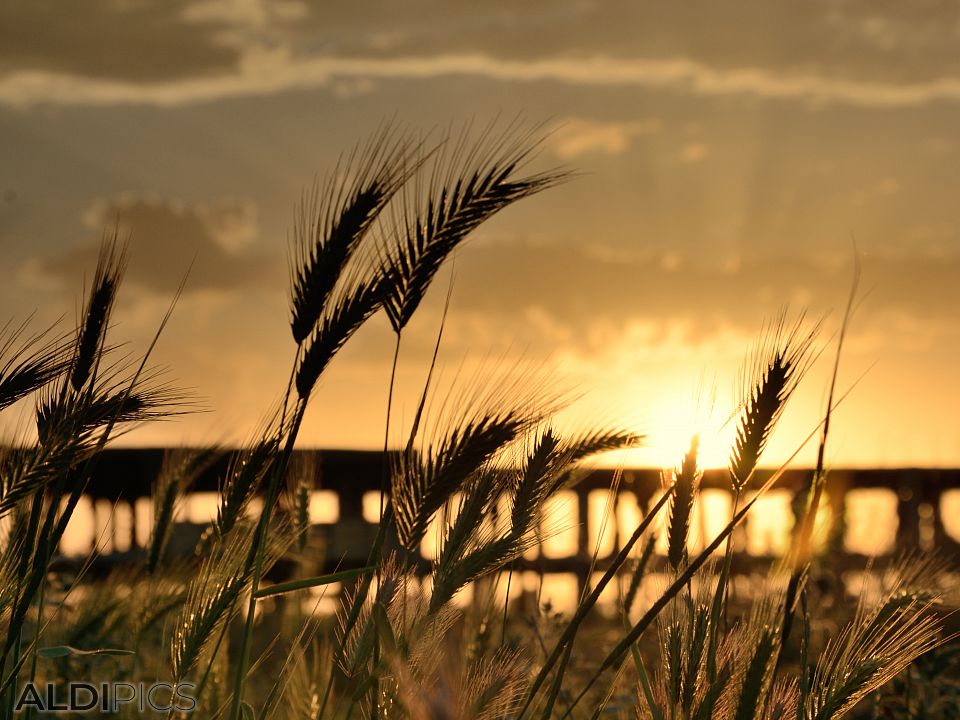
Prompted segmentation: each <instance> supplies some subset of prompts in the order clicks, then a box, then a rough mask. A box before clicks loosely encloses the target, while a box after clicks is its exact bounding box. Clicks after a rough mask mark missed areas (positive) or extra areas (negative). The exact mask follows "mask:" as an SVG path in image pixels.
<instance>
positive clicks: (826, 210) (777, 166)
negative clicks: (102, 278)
mask: <svg viewBox="0 0 960 720" xmlns="http://www.w3.org/2000/svg"><path fill="white" fill-rule="evenodd" d="M958 47H960V6H947V5H943V4H937V3H930V4H928V3H903V2H875V1H873V0H870V1H867V0H864V1H862V2H843V3H838V2H832V1H831V2H809V3H786V2H770V0H754V1H750V2H736V3H725V2H684V3H663V2H625V3H619V2H603V3H600V2H573V1H567V0H560V1H550V2H524V3H511V2H485V3H472V4H460V3H449V2H439V1H434V2H409V3H393V2H371V3H366V2H351V3H327V4H325V5H324V6H322V7H321V6H319V5H317V6H313V5H308V4H306V3H303V2H299V1H295V0H284V1H282V2H267V1H266V0H234V1H230V0H176V1H170V0H165V1H164V2H146V1H144V0H95V1H94V2H91V3H84V4H83V5H82V7H81V6H80V4H75V3H69V2H59V3H58V2H43V1H37V0H33V1H30V2H27V1H23V2H12V3H5V4H4V5H3V6H2V8H0V159H2V162H0V248H2V252H3V255H2V257H3V263H2V266H0V300H2V303H3V309H4V310H3V312H4V317H9V316H15V317H18V318H23V317H25V316H26V315H27V314H28V313H30V312H32V311H34V310H36V311H37V316H36V323H37V326H38V327H40V326H42V325H43V324H44V323H47V322H51V321H53V320H55V319H56V318H57V317H60V316H65V318H66V320H67V321H69V320H72V319H73V318H74V316H75V314H76V308H77V303H78V300H77V298H78V297H79V295H80V291H81V288H82V284H83V277H84V272H85V271H86V272H87V275H88V276H89V274H90V269H91V268H92V264H93V257H94V252H95V248H96V246H97V243H98V241H99V238H100V236H101V234H102V231H103V228H104V227H105V226H110V225H112V224H113V223H114V222H115V221H116V219H118V218H119V221H120V223H121V224H122V225H123V227H125V228H129V229H131V230H132V240H131V263H130V271H129V275H128V282H127V285H126V287H125V293H124V294H123V296H122V298H121V303H120V307H119V314H118V317H117V320H118V327H117V328H116V333H115V335H114V337H115V338H116V339H121V338H122V339H130V340H131V341H133V344H132V347H133V348H137V347H139V348H143V347H144V346H145V344H146V342H147V340H148V338H149V336H150V335H151V334H152V332H153V328H154V327H155V326H156V323H157V322H158V321H159V318H160V317H161V316H162V314H163V311H164V309H165V308H166V305H167V303H168V302H169V299H170V297H171V295H172V293H173V291H174V289H175V288H176V286H177V285H178V283H179V281H180V277H181V275H182V273H183V272H184V271H185V269H186V268H187V266H188V265H189V264H190V263H191V261H192V260H193V261H194V266H193V271H192V273H191V277H190V282H189V286H188V288H187V292H186V294H185V296H184V297H183V299H182V301H181V302H180V304H179V306H178V308H177V311H176V314H175V316H174V320H173V322H172V323H171V325H170V327H169V331H168V332H167V333H166V334H165V335H164V337H163V339H162V341H161V344H160V347H159V349H158V354H157V359H158V361H160V362H161V363H163V364H165V365H167V366H169V368H170V376H171V377H172V378H175V379H176V380H177V381H178V382H180V383H181V384H182V385H185V386H188V387H191V388H194V389H195V392H196V394H197V395H198V396H200V397H201V398H202V400H203V403H204V405H205V406H206V407H207V408H209V409H210V412H207V413H204V414H200V415H197V416H195V417H192V418H187V419H183V420H180V421H178V422H174V423H167V424H164V425H160V426H153V427H145V428H142V429H140V430H138V431H136V432H134V433H131V434H130V435H129V436H127V437H126V438H125V439H124V442H127V443H132V444H175V443H183V442H186V443H198V442H205V441H210V440H227V441H241V440H243V439H244V438H246V437H249V436H250V435H251V434H252V433H253V432H254V429H255V426H256V423H257V422H258V420H259V418H260V417H261V416H262V415H263V414H264V413H265V412H266V411H267V410H268V409H269V408H270V406H271V403H273V402H274V400H275V399H276V398H277V396H278V395H279V394H280V392H281V391H282V389H283V387H284V385H285V382H286V378H287V373H288V372H289V366H290V362H291V354H292V351H293V344H292V341H291V339H290V334H289V328H288V324H287V321H288V310H287V304H286V303H287V301H286V282H287V280H286V269H285V263H286V258H287V239H288V231H289V227H290V223H291V218H292V208H293V205H294V202H295V200H296V199H297V198H298V197H299V195H300V192H301V190H302V188H303V187H304V186H305V185H308V184H309V183H310V182H311V181H312V179H313V178H314V176H315V175H317V174H320V175H322V174H323V173H324V172H326V171H327V170H329V169H330V168H331V167H332V166H333V164H334V163H335V161H336V158H337V155H338V154H339V153H340V152H341V151H344V150H346V149H348V148H349V147H350V146H351V145H353V144H354V143H355V142H357V141H359V140H362V139H363V138H364V137H366V136H367V135H369V134H370V133H371V132H372V131H373V130H374V129H375V128H376V127H377V126H379V125H380V124H381V123H382V122H383V121H384V120H385V119H390V118H394V119H395V121H396V122H398V123H400V124H404V125H407V126H409V127H412V128H420V129H424V130H430V129H431V128H440V129H442V128H445V127H447V126H449V125H450V124H451V123H453V124H457V123H460V122H463V121H466V120H473V121H475V122H476V123H478V124H481V125H482V124H485V123H487V122H490V121H491V120H492V119H493V118H496V117H501V118H513V117H515V116H517V115H518V114H521V115H522V116H523V117H524V118H527V119H528V120H529V121H530V122H531V123H537V122H545V123H546V125H547V127H548V128H550V129H551V130H552V133H551V134H550V135H549V137H548V139H547V140H546V142H545V145H544V148H543V151H542V152H541V154H540V156H539V158H538V159H537V161H536V164H537V166H538V167H539V168H540V169H546V168H549V167H554V166H557V165H566V166H568V167H571V168H574V169H576V170H578V171H580V175H579V176H578V178H577V179H576V180H575V181H573V182H571V183H569V184H567V185H565V186H563V187H561V188H558V189H554V190H551V191H549V192H547V193H545V194H543V195H541V196H537V197H535V198H532V199H529V200H526V201H524V202H523V203H521V204H519V205H517V206H516V207H514V208H511V209H509V210H507V211H506V212H504V213H503V214H502V215H501V216H498V217H497V218H495V219H494V220H493V221H491V222H490V223H488V224H487V225H485V226H483V227H482V228H481V229H480V230H479V231H478V232H477V233H476V234H475V236H474V237H473V238H472V239H471V240H470V241H469V243H468V244H467V245H466V246H464V248H463V249H462V250H461V251H460V252H459V253H458V255H457V257H456V261H455V266H454V267H455V280H454V286H453V296H452V303H451V309H450V315H449V318H448V324H447V329H446V332H445V336H444V343H443V347H442V352H441V360H442V365H443V367H444V368H445V370H444V381H448V380H451V379H452V378H453V377H454V376H455V375H456V374H457V372H458V368H462V369H461V370H460V373H461V375H462V376H468V377H469V376H470V375H471V374H472V373H473V372H474V369H475V368H476V367H477V366H481V365H482V366H484V367H488V368H489V367H495V366H497V365H500V366H507V367H513V366H514V365H515V364H516V363H517V362H522V363H525V364H526V365H527V366H532V367H534V368H536V367H543V368H545V369H552V370H554V371H555V372H556V373H557V374H558V376H560V377H562V378H564V380H563V382H565V383H567V384H568V385H570V386H571V387H573V388H575V389H576V390H577V391H578V392H580V393H581V394H582V397H581V398H580V400H579V401H578V402H577V404H576V406H575V407H574V408H573V409H571V410H569V411H568V412H567V413H566V415H565V420H563V422H566V423H584V422H590V421H604V420H608V421H614V422H620V423H622V424H626V425H628V426H630V427H632V428H636V429H638V430H646V431H649V432H650V433H651V435H652V438H653V439H654V443H653V447H651V448H650V449H649V450H644V451H640V452H639V454H638V455H636V456H634V457H633V458H631V461H632V462H637V463H643V464H646V463H649V462H653V463H662V462H668V461H669V458H671V457H673V456H674V455H673V454H674V453H675V452H676V451H677V450H678V449H681V448H682V440H683V435H684V433H685V432H686V431H687V428H688V427H689V424H690V418H691V417H692V416H694V415H696V414H697V412H696V406H697V404H698V402H699V405H700V406H701V407H703V406H705V405H710V401H709V398H710V397H711V396H713V395H715V397H716V400H715V407H716V410H715V411H714V416H716V417H721V420H722V416H723V415H724V414H725V413H726V412H728V411H729V408H730V407H731V406H732V404H733V402H734V390H735V388H736V378H737V375H738V367H739V365H740V363H741V362H742V359H743V358H744V356H745V355H746V353H747V351H748V349H749V346H750V343H751V342H752V341H753V340H754V339H755V338H756V337H757V335H758V333H759V331H760V328H761V327H762V325H763V323H764V321H765V320H768V319H769V318H770V317H772V316H774V315H775V314H776V313H777V312H778V310H779V309H780V308H781V307H782V306H783V305H789V306H790V308H791V309H792V310H793V311H795V312H799V311H800V310H802V309H807V311H808V313H809V314H810V316H811V317H820V316H821V315H825V316H826V323H825V330H824V333H823V335H822V342H823V343H824V344H826V343H829V342H830V341H831V339H832V337H833V333H834V332H835V330H836V328H837V325H838V322H839V316H840V314H841V312H842V308H843V305H844V302H845V296H846V293H847V289H848V285H849V280H850V276H851V268H852V258H853V249H852V248H853V241H854V240H855V242H856V246H857V248H858V249H859V252H860V254H861V256H862V265H863V278H864V279H863V286H864V288H865V290H868V291H869V292H868V293H867V294H866V295H865V297H864V299H863V302H862V304H861V306H860V308H859V311H858V313H857V315H856V317H855V321H854V325H853V327H852V330H851V336H850V341H849V346H848V348H847V352H846V354H845V356H844V358H843V366H842V372H841V387H842V388H844V389H845V388H847V387H849V386H850V385H851V384H852V383H853V382H854V381H855V380H857V378H860V377H861V376H862V375H863V374H864V373H866V375H865V376H864V377H863V379H862V380H861V381H860V383H859V384H858V385H857V387H856V388H855V389H854V391H853V392H852V394H851V395H850V396H849V398H848V399H847V400H845V402H844V405H843V407H842V408H841V410H840V411H839V413H838V415H837V423H836V427H835V430H836V432H835V435H834V438H833V444H832V446H831V452H830V459H831V462H833V463H834V464H837V465H868V466H873V465H881V466H889V465H957V464H958V463H960V413H958V411H957V407H958V404H960V390H958V385H957V380H956V378H957V370H958V365H960V363H958V360H957V358H958V357H960V317H958V313H957V308H958V307H960V289H958V288H960V173H958V172H957V170H956V168H957V165H958V160H960V130H958V128H960V52H958V51H957V48H958ZM951 168H953V169H952V170H951ZM449 277H450V275H449V270H447V271H444V272H443V273H441V276H440V278H439V279H438V283H437V287H435V288H434V290H433V292H432V293H431V295H430V296H429V297H428V300H427V302H426V303H425V306H424V308H423V311H422V312H421V315H420V317H419V318H418V319H417V320H416V321H415V323H414V324H413V325H412V326H411V329H410V332H409V334H408V335H407V336H406V337H405V341H404V342H405V344H404V350H403V354H402V356H401V362H400V375H399V377H400V396H399V397H400V399H399V401H398V415H397V418H398V421H399V422H400V423H401V426H402V420H403V419H404V418H406V419H409V417H410V415H411V414H412V405H413V400H412V398H413V396H414V395H415V393H416V388H417V387H418V385H419V383H421V382H422V381H423V377H424V373H425V369H426V362H427V361H428V359H429V355H430V352H431V349H432V343H433V340H434V336H435V333H436V329H437V325H438V322H439V316H440V310H441V307H442V303H443V297H444V295H445V292H446V286H447V283H448V282H449ZM0 319H2V318H0ZM391 342H392V338H391V334H390V332H389V328H388V325H387V323H386V322H385V321H384V320H383V318H376V319H375V320H374V322H373V323H372V324H371V325H370V326H369V327H367V328H365V329H364V330H363V331H362V332H361V333H360V334H359V335H358V336H357V337H355V338H354V340H353V341H352V342H351V344H350V345H349V346H348V347H347V348H346V349H345V351H344V353H343V354H342V356H341V357H340V358H339V359H338V361H337V362H336V363H335V365H334V366H333V367H332V368H331V373H330V375H329V376H328V377H326V378H325V380H324V385H323V387H322V388H321V390H320V393H319V395H318V396H317V399H316V401H315V402H314V408H313V410H312V412H311V415H310V416H309V417H308V419H307V424H306V426H305V428H304V432H303V434H302V438H303V440H304V443H305V444H310V445H319V446H348V447H376V446H377V445H378V444H380V443H381V442H382V432H383V430H382V428H383V419H382V418H383V414H384V411H385V407H384V406H385V398H386V386H387V378H388V371H389V360H390V353H391V351H392V345H391ZM827 354H829V350H828V353H827ZM828 366H829V362H828V360H827V359H826V356H825V357H824V358H822V359H821V361H820V362H819V363H818V365H817V366H816V367H815V368H814V370H813V372H811V374H810V376H809V377H808V379H807V382H806V384H805V385H804V386H803V387H802V388H801V391H800V393H799V394H798V396H797V397H796V398H795V401H794V403H793V405H792V406H791V407H790V408H789V409H788V412H787V415H786V416H785V418H784V422H783V425H782V427H781V428H780V431H779V432H778V433H777V435H776V436H775V437H774V438H773V440H772V444H771V446H770V453H769V457H768V462H778V461H779V460H781V459H783V458H784V457H786V456H787V455H788V454H789V453H791V452H792V451H793V450H794V449H795V448H796V446H797V445H798V443H799V442H800V441H802V439H803V438H804V437H805V436H806V435H807V433H809V432H810V431H811V430H812V429H813V428H814V426H815V425H816V423H817V421H818V416H819V412H820V410H821V406H822V402H823V394H824V386H825V382H826V376H827V371H828ZM698 398H699V400H698ZM701 414H702V413H701ZM711 422H713V424H716V422H715V421H707V425H708V426H709V425H711ZM722 453H723V451H722V448H721V449H720V450H718V451H716V455H715V458H716V461H717V462H722ZM810 456H811V453H810V452H805V453H803V454H802V455H801V459H802V460H809V458H810Z"/></svg>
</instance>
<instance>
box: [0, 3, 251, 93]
mask: <svg viewBox="0 0 960 720" xmlns="http://www.w3.org/2000/svg"><path fill="white" fill-rule="evenodd" d="M191 4H192V3H190V2H189V1H188V0H163V1H162V2H136V1H135V2H118V1H117V0H93V2H83V3H72V2H67V3H63V2H55V0H23V1H22V2H9V3H3V4H2V5H0V74H6V73H10V72H12V71H14V70H46V71H51V72H61V73H67V74H73V75H84V76H88V77H96V78H112V79H122V80H138V81H145V82H152V81H157V80H169V79H176V78H183V77H186V76H189V75H203V74H207V73H211V72H223V71H226V70H229V69H230V68H231V67H233V66H234V65H235V63H236V61H237V58H238V56H239V53H238V50H237V49H236V48H233V47H229V46H227V45H226V44H224V43H222V42H220V41H218V39H217V36H216V29H217V28H216V26H213V25H211V24H208V23H186V22H184V21H183V19H182V13H183V12H184V11H185V10H186V9H187V8H188V7H189V6H190V5H191Z"/></svg>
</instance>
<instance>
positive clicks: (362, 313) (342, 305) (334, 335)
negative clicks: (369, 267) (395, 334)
mask: <svg viewBox="0 0 960 720" xmlns="http://www.w3.org/2000/svg"><path fill="white" fill-rule="evenodd" d="M383 294H384V284H383V278H382V276H380V275H379V274H373V275H372V276H364V275H362V274H361V272H360V271H357V272H356V274H355V275H353V276H352V277H351V278H350V279H348V280H347V281H346V282H345V283H344V287H343V289H342V290H340V291H338V293H336V294H335V295H334V297H333V299H332V303H331V304H330V305H329V307H328V308H327V309H326V310H325V311H324V313H323V316H322V317H321V318H320V320H319V321H318V323H317V326H316V328H315V329H314V330H313V334H312V335H311V336H310V339H309V342H307V343H306V344H305V346H304V349H303V350H302V352H301V354H300V358H299V361H298V364H297V372H296V386H297V393H298V395H299V397H300V399H301V400H306V399H307V398H309V397H310V393H311V392H312V391H313V388H314V386H315V385H316V384H317V381H318V380H319V379H320V376H321V375H322V374H323V371H324V370H326V368H327V365H329V363H330V361H331V360H332V359H333V357H334V355H336V354H337V352H338V351H339V350H340V348H342V347H343V346H344V344H346V342H347V340H349V339H350V338H351V337H352V336H353V334H354V333H355V332H356V331H357V330H359V329H360V326H361V325H363V323H364V322H366V321H367V320H368V319H369V318H370V317H371V316H372V315H373V314H374V313H375V312H376V311H377V310H378V309H379V308H380V305H381V303H382V301H383Z"/></svg>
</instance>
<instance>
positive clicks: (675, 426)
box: [643, 398, 735, 469]
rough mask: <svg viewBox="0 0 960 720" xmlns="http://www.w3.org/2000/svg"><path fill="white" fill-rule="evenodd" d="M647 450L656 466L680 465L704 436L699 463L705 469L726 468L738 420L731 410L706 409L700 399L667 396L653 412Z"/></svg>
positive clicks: (647, 457)
mask: <svg viewBox="0 0 960 720" xmlns="http://www.w3.org/2000/svg"><path fill="white" fill-rule="evenodd" d="M649 423H650V425H649V428H648V433H647V442H646V447H645V448H643V450H644V451H645V455H646V457H645V460H646V462H648V463H650V464H653V465H654V466H655V467H661V468H668V467H673V466H675V465H678V464H679V463H680V460H681V458H682V457H683V455H684V453H685V452H687V450H688V448H689V447H690V439H691V438H692V437H693V436H694V435H699V436H700V452H699V464H700V467H701V468H703V469H711V468H723V467H726V466H727V465H728V463H729V457H730V448H731V447H732V444H733V438H734V433H735V423H734V421H733V420H732V419H730V414H729V413H723V412H721V411H719V410H718V409H716V408H715V407H714V408H712V409H704V408H703V407H702V406H701V405H700V404H699V403H698V402H697V401H686V402H683V401H678V400H677V399H676V398H670V399H669V400H665V401H663V402H662V403H660V404H658V406H657V407H656V408H655V409H654V410H653V411H652V412H651V413H650V415H649Z"/></svg>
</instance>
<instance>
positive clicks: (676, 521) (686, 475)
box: [667, 435, 702, 570]
mask: <svg viewBox="0 0 960 720" xmlns="http://www.w3.org/2000/svg"><path fill="white" fill-rule="evenodd" d="M699 447H700V438H699V437H698V436H697V435H694V436H693V437H692V438H690V449H689V450H688V451H687V453H686V455H684V456H683V462H682V463H681V465H680V468H679V469H678V470H676V471H675V473H674V475H675V476H676V490H675V491H674V493H673V496H672V497H671V498H670V514H669V521H668V530H667V558H668V560H669V561H670V565H671V566H672V567H673V569H674V570H679V569H680V565H681V564H682V563H683V561H684V559H685V558H686V557H687V537H688V536H689V535H690V519H691V517H692V516H693V506H694V503H695V502H696V500H697V492H698V490H699V488H700V477H701V475H702V473H701V471H700V469H699V468H698V467H697V453H698V452H699Z"/></svg>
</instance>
